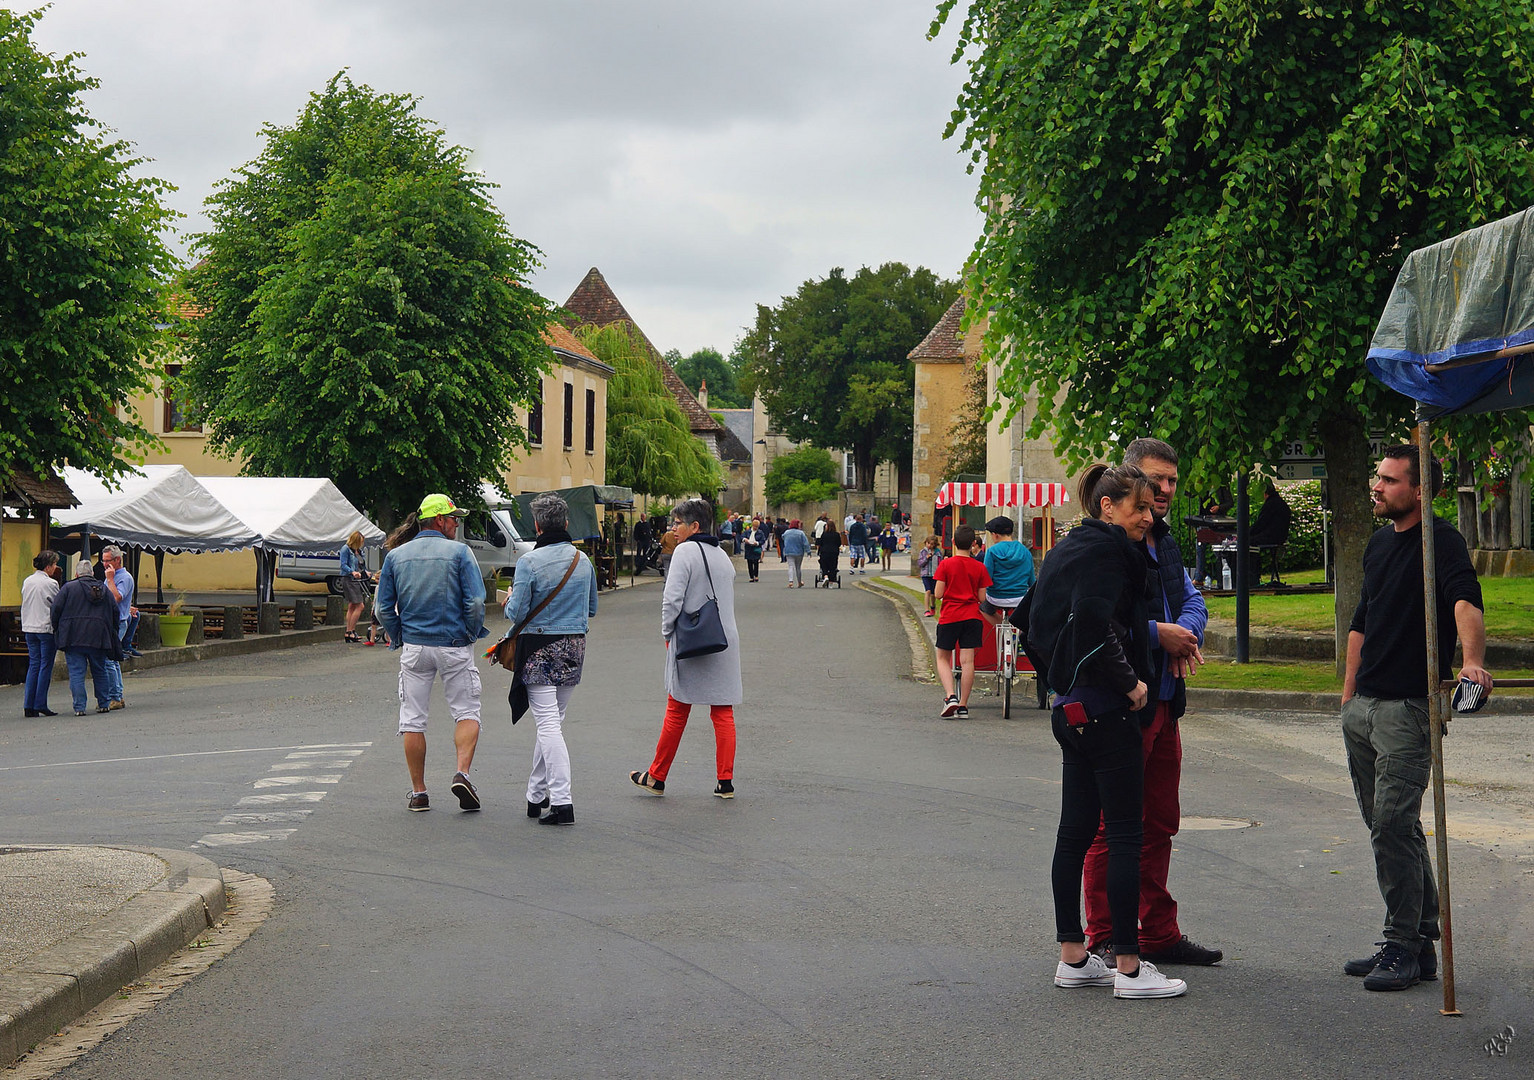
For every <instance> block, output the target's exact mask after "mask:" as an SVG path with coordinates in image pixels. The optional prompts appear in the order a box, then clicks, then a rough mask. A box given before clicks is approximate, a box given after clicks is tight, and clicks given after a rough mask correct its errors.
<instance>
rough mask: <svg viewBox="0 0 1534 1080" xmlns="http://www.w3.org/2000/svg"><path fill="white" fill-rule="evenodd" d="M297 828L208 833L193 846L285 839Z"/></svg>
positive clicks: (216, 845) (226, 845)
mask: <svg viewBox="0 0 1534 1080" xmlns="http://www.w3.org/2000/svg"><path fill="white" fill-rule="evenodd" d="M297 831H298V830H297V829H273V830H271V831H270V832H219V833H208V835H206V836H204V837H203V838H202V839H201V840H199V841H197V843H196V844H194V845H192V846H193V847H229V846H230V845H232V844H260V843H264V842H266V841H268V840H286V839H287V838H288V837H290V836H292V835H293V834H294V833H296V832H297Z"/></svg>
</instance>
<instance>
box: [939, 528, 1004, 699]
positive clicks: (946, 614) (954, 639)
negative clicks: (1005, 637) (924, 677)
mask: <svg viewBox="0 0 1534 1080" xmlns="http://www.w3.org/2000/svg"><path fill="white" fill-rule="evenodd" d="M974 546H975V530H974V529H973V528H972V527H971V526H969V525H960V526H959V527H958V528H957V529H955V530H954V531H953V557H952V558H948V559H944V560H943V561H942V563H941V564H940V565H939V566H938V568H937V571H936V573H935V574H934V575H933V577H934V578H935V579H936V582H937V584H936V587H935V588H934V589H933V593H934V595H936V596H937V598H938V599H939V600H941V601H942V602H943V608H942V611H941V612H940V613H939V615H938V619H937V677H938V680H939V681H940V682H941V683H942V684H943V695H944V696H943V711H942V712H941V713H939V714H938V715H940V716H945V717H952V718H953V719H955V720H965V719H968V717H969V694H970V691H971V690H973V689H974V687H975V650H976V649H978V648H980V645H981V643H982V642H984V640H985V629H984V627H982V626H981V618H980V605H981V604H983V603H984V602H985V590H986V588H987V587H988V586H989V585H990V584H991V576H990V575H989V574H987V573H986V572H985V565H984V564H983V563H981V562H980V560H978V559H976V558H973V557H972V556H971V554H970V551H971V549H973V548H974ZM955 667H957V668H958V671H959V676H958V687H957V690H956V689H955V686H954V668H955Z"/></svg>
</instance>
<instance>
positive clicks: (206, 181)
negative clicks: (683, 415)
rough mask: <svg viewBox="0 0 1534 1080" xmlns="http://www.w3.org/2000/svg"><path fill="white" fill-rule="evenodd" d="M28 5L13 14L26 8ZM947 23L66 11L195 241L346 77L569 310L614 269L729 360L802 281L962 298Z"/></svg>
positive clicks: (264, 5)
mask: <svg viewBox="0 0 1534 1080" xmlns="http://www.w3.org/2000/svg"><path fill="white" fill-rule="evenodd" d="M12 6H14V5H12ZM934 7H935V3H933V2H932V0H809V2H801V0H770V2H768V3H765V4H746V3H739V2H734V0H710V2H684V0H671V2H663V0H585V2H581V0H539V2H527V0H504V2H500V3H496V2H489V0H484V2H476V0H439V2H436V3H411V2H408V0H373V2H362V0H262V2H260V3H248V2H244V0H230V2H221V0H201V2H191V0H54V2H53V7H52V8H51V9H50V10H49V12H48V13H47V14H46V15H45V16H44V17H43V19H42V21H41V23H40V24H39V27H38V31H37V43H38V45H39V46H40V47H41V48H42V49H44V50H45V51H48V52H52V53H55V54H63V53H67V52H75V53H82V54H84V55H83V57H82V59H81V60H80V66H81V67H82V68H83V69H84V70H85V72H86V73H87V74H90V75H92V76H95V77H96V78H98V79H100V80H101V87H100V89H99V90H97V91H95V92H93V93H92V94H91V95H90V97H89V98H88V99H87V105H88V108H89V109H90V111H91V113H92V115H93V116H95V117H96V118H97V119H98V120H100V121H102V122H104V123H106V124H108V125H110V126H111V127H112V128H114V129H115V130H116V132H117V133H118V135H119V136H120V137H122V138H125V139H128V140H130V141H132V142H133V143H134V144H136V146H137V148H138V151H139V152H140V153H141V154H143V155H144V156H146V157H149V158H152V159H154V160H153V164H152V165H150V166H149V167H148V169H147V171H148V172H150V173H152V174H153V175H156V176H158V177H160V178H162V179H164V180H167V181H169V182H170V183H173V184H175V185H176V187H177V188H178V189H179V190H178V191H177V192H176V193H175V194H174V195H173V196H172V200H171V201H172V205H174V206H175V208H176V209H178V210H180V211H181V212H182V213H184V214H186V215H187V217H186V219H185V220H184V221H183V222H182V223H181V225H182V235H181V236H179V237H178V238H176V240H175V246H176V248H177V250H178V251H183V252H184V250H185V247H186V239H185V234H189V233H192V232H196V231H199V230H200V229H203V228H205V227H206V219H205V218H203V216H202V212H201V211H202V203H203V200H204V199H205V198H206V197H207V195H208V194H209V192H210V191H211V190H212V188H213V185H214V184H215V183H216V182H217V181H218V180H219V179H221V178H223V177H226V176H228V175H229V174H230V173H231V172H232V171H233V170H234V169H235V168H236V167H237V166H239V165H242V164H244V163H246V162H248V161H250V160H252V159H253V158H254V157H255V156H256V155H257V153H258V152H259V150H260V145H261V141H260V138H259V132H260V128H261V125H262V124H264V123H273V124H279V125H287V124H291V123H292V122H293V120H294V119H295V118H296V117H297V115H298V113H299V111H300V110H301V109H302V108H303V106H304V103H305V101H306V100H307V98H308V96H309V94H310V93H312V92H314V91H317V90H319V89H321V88H322V87H323V86H324V84H325V82H326V80H327V79H329V78H330V76H332V75H334V74H335V73H336V72H337V71H339V70H340V69H341V68H343V67H344V68H348V69H350V73H351V77H352V78H353V80H354V81H356V82H359V83H366V84H367V85H369V86H371V87H372V88H373V89H375V90H378V91H388V92H403V93H411V94H415V95H417V96H418V97H419V98H420V99H421V104H420V111H421V113H422V114H423V115H425V116H427V117H429V118H431V119H432V120H433V121H435V122H436V123H437V124H438V125H439V126H440V127H442V129H443V130H444V131H446V133H447V136H448V138H449V139H450V140H451V141H452V142H454V143H458V144H460V145H463V146H466V147H468V148H470V149H471V150H472V151H473V162H474V165H475V167H477V168H480V169H483V170H484V172H485V174H486V175H487V177H488V178H489V179H490V180H491V181H492V182H494V183H496V184H498V185H500V187H499V190H498V191H497V192H496V199H497V202H498V204H499V206H500V209H501V211H502V213H504V214H505V216H506V220H507V222H508V223H509V225H510V226H511V230H512V232H514V233H516V234H517V235H518V236H520V237H522V238H523V239H526V240H529V241H531V242H532V243H534V244H537V245H538V247H539V248H541V249H542V250H543V257H544V264H545V265H544V267H543V269H542V270H540V271H539V272H538V274H537V275H536V277H535V279H534V282H533V283H534V285H535V286H536V287H537V288H538V289H539V290H540V291H541V292H542V293H544V295H546V296H548V297H549V298H550V299H552V300H554V301H555V302H563V301H564V299H565V298H566V297H567V296H569V294H570V292H571V290H572V289H574V288H575V286H576V284H577V283H578V282H579V281H580V279H581V277H582V276H583V275H584V274H585V273H586V270H587V269H588V268H589V267H592V266H597V267H600V268H601V270H602V272H603V273H604V274H605V275H606V277H607V280H608V282H609V284H610V285H611V286H612V287H613V289H614V291H615V292H616V293H617V294H618V296H619V297H620V298H621V299H622V300H623V302H624V304H625V305H626V306H627V307H628V309H629V311H630V312H631V313H632V314H633V315H634V317H635V318H636V319H637V320H638V321H639V324H640V325H641V326H642V327H643V328H644V330H645V331H646V333H648V334H649V336H650V338H651V340H652V341H654V342H655V343H656V344H657V345H658V346H659V347H660V348H662V349H667V348H676V349H680V350H681V351H682V352H683V353H688V352H691V351H693V350H694V349H697V348H700V347H702V346H705V345H711V346H713V347H715V348H718V349H719V350H721V351H723V352H728V351H729V349H730V346H731V345H732V344H733V342H734V341H735V339H736V338H737V337H738V336H739V335H740V333H741V331H742V328H743V327H745V326H746V325H748V324H749V323H750V322H751V321H752V320H753V319H754V317H755V305H756V304H757V303H767V304H774V303H776V302H777V300H778V299H779V297H781V296H783V295H784V294H786V293H790V292H792V291H793V290H794V289H795V288H797V287H798V285H799V283H800V282H801V281H804V280H806V279H808V278H818V277H821V276H823V275H824V274H826V272H827V271H829V270H830V269H831V268H832V267H833V266H843V267H845V268H847V270H848V271H849V272H851V271H853V270H855V269H856V268H857V267H859V266H862V265H865V264H866V265H871V266H872V265H878V264H879V263H882V262H888V261H892V260H893V261H900V262H904V263H906V264H908V265H910V266H913V267H914V266H917V265H921V266H926V267H929V268H930V269H932V270H934V271H936V272H937V273H939V274H941V275H943V276H944V277H954V276H956V275H957V274H958V272H959V269H960V267H961V265H962V264H963V261H964V259H965V257H966V256H967V255H968V253H969V249H970V247H971V245H972V244H973V243H974V240H975V238H976V236H977V235H978V233H979V229H980V216H979V213H978V211H976V209H975V208H974V192H975V181H974V178H973V177H971V176H969V175H967V174H966V172H965V169H964V159H963V157H962V155H960V153H959V151H958V147H957V145H956V143H954V142H952V141H948V142H945V141H943V139H942V131H943V125H944V124H945V123H946V122H947V119H948V116H949V113H950V112H951V111H952V109H953V104H954V100H955V98H956V96H957V94H958V90H959V87H960V85H961V84H962V82H963V74H962V71H961V70H960V69H958V68H954V67H952V66H950V65H949V63H948V58H949V55H950V54H951V52H952V50H953V31H952V30H949V31H948V32H947V33H946V34H945V35H944V36H943V37H941V38H939V39H938V40H937V41H928V40H926V36H925V33H926V29H927V26H928V24H929V22H930V20H931V17H932V12H933V8H934Z"/></svg>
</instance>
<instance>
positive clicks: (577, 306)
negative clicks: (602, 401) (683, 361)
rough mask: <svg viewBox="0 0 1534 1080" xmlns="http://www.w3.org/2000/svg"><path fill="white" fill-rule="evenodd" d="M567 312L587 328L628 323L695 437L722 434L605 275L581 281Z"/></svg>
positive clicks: (589, 275)
mask: <svg viewBox="0 0 1534 1080" xmlns="http://www.w3.org/2000/svg"><path fill="white" fill-rule="evenodd" d="M565 309H566V310H568V311H569V312H570V313H571V314H572V315H574V316H575V317H576V318H578V319H579V320H580V321H581V323H582V324H585V325H590V326H611V325H612V324H613V323H618V322H622V323H628V324H629V326H630V327H632V328H633V330H634V332H635V333H636V334H638V335H639V338H640V340H641V341H643V342H644V343H645V347H646V348H648V349H649V350H650V356H651V357H652V358H653V359H654V360H655V366H656V367H658V368H660V375H661V380H662V381H663V382H665V384H666V389H667V390H669V391H671V396H672V397H674V398H676V403H677V405H678V406H680V407H681V410H682V415H683V416H685V417H687V427H688V428H689V430H691V431H692V433H693V434H694V435H713V434H716V433H717V432H719V431H720V430H722V429H721V425H720V423H719V421H718V420H715V419H714V418H713V417H712V416H710V415H709V414H708V410H707V409H705V408H704V407H703V406H702V405H701V404H699V402H698V399H697V398H695V397H693V394H692V391H691V390H689V389H687V386H686V384H685V383H683V382H682V380H681V379H680V378H678V377H677V373H676V372H675V371H673V370H671V365H670V364H668V363H666V359H665V357H663V356H661V354H660V350H659V349H657V348H656V347H655V346H654V345H653V344H652V343H651V342H650V339H649V338H648V337H645V332H644V331H643V330H641V329H639V324H638V323H636V322H635V321H634V317H633V316H632V315H630V314H629V313H628V309H627V308H625V307H624V306H623V302H622V301H621V300H619V299H618V297H617V296H616V295H615V294H614V293H613V291H612V289H611V288H610V287H609V286H608V284H607V279H606V278H604V277H603V276H602V271H600V270H598V269H597V268H596V267H595V266H593V267H592V268H591V269H590V270H587V271H586V276H585V277H583V278H581V283H580V284H579V285H577V286H576V287H575V291H574V292H573V293H571V294H570V299H568V300H566V301H565Z"/></svg>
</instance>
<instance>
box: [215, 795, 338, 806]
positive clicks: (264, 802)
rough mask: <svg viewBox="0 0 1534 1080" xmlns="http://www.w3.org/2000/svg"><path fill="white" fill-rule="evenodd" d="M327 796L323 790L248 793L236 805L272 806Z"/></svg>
mask: <svg viewBox="0 0 1534 1080" xmlns="http://www.w3.org/2000/svg"><path fill="white" fill-rule="evenodd" d="M324 797H325V792H323V791H274V792H272V793H270V794H268V795H247V796H245V797H244V798H243V799H241V800H240V801H239V802H237V803H235V805H236V806H271V805H272V804H273V803H285V802H319V801H320V800H321V799H323V798H324Z"/></svg>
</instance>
